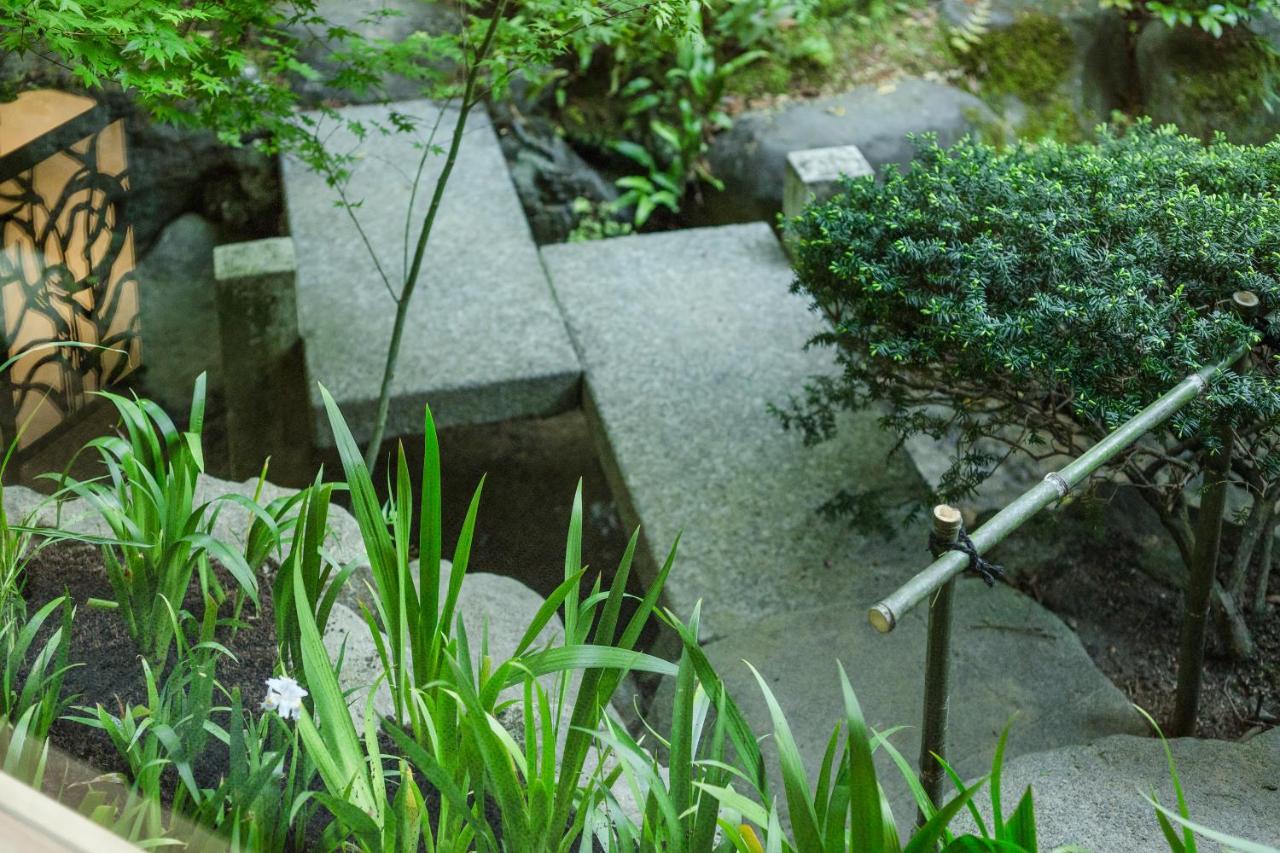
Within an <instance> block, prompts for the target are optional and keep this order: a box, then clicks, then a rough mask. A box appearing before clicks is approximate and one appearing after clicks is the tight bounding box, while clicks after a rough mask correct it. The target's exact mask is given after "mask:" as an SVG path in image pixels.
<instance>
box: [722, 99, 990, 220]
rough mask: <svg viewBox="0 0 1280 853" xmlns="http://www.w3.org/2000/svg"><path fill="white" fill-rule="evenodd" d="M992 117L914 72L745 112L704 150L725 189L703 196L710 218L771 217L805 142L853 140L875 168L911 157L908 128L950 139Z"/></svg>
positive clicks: (980, 106) (821, 145) (986, 110)
mask: <svg viewBox="0 0 1280 853" xmlns="http://www.w3.org/2000/svg"><path fill="white" fill-rule="evenodd" d="M995 121H996V117H995V115H994V114H993V113H992V112H991V110H990V109H989V108H988V107H987V106H986V105H985V104H983V103H982V101H980V100H978V99H977V98H976V97H974V96H973V95H971V94H969V93H967V92H962V91H960V90H959V89H956V88H954V87H952V86H948V85H946V84H944V83H934V82H929V81H926V80H920V79H915V78H906V79H903V80H900V81H898V82H897V83H896V84H895V85H893V87H892V88H887V89H886V88H878V87H876V86H859V87H857V88H854V89H851V90H850V91H848V92H846V93H844V94H842V95H836V96H834V97H830V98H820V99H818V100H814V101H806V102H804V103H800V104H796V105H793V106H790V107H787V108H784V109H781V110H776V111H755V112H747V113H743V114H742V115H740V116H738V118H737V119H736V120H735V122H734V125H733V127H732V129H730V130H729V131H727V132H725V133H722V134H720V135H719V136H717V137H716V139H715V141H714V142H713V143H712V145H711V150H710V152H709V153H708V155H707V158H708V161H709V163H710V165H711V171H712V173H713V174H714V175H715V176H716V177H718V178H720V179H721V180H722V181H724V185H725V187H724V191H723V192H714V191H709V192H708V194H707V207H708V216H709V217H710V218H711V221H715V222H742V221H749V220H757V219H766V220H771V219H772V218H773V217H774V216H775V215H776V214H777V213H778V211H779V210H781V209H782V196H783V177H784V175H785V173H786V161H787V155H788V154H789V153H791V152H792V151H800V150H803V149H808V148H828V147H833V146H838V145H856V146H858V148H860V149H862V153H863V154H864V155H865V156H866V158H867V162H868V163H870V164H871V165H872V166H873V167H875V169H876V170H877V171H882V170H883V169H884V168H885V167H886V166H888V165H890V164H898V165H904V164H906V163H909V162H910V161H911V160H912V158H914V157H915V147H914V146H913V145H912V144H911V142H910V141H909V140H908V139H907V134H909V133H936V134H938V138H939V140H940V141H941V142H942V143H943V144H950V143H952V142H955V141H956V140H958V139H960V137H962V136H964V135H965V134H966V133H969V132H970V131H972V130H973V129H974V128H975V126H978V125H984V124H989V123H993V122H995Z"/></svg>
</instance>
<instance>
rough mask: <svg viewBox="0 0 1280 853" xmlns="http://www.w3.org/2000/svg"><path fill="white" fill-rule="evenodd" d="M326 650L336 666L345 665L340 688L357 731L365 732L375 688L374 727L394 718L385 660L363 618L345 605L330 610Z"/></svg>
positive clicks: (326, 629)
mask: <svg viewBox="0 0 1280 853" xmlns="http://www.w3.org/2000/svg"><path fill="white" fill-rule="evenodd" d="M384 640H385V638H384ZM324 649H325V651H326V652H328V653H329V659H330V660H332V661H333V662H334V664H335V665H337V664H338V663H339V661H340V662H341V664H342V667H341V669H339V670H338V686H339V687H341V688H342V692H343V693H344V694H345V695H346V697H347V707H348V708H350V709H351V719H352V720H353V721H354V722H355V724H356V731H357V732H360V733H362V734H363V733H364V723H365V706H366V704H367V702H368V699H369V691H370V689H372V688H374V686H375V685H376V686H377V688H376V690H374V694H373V715H374V716H373V722H374V725H377V724H378V722H379V721H380V720H381V719H382V718H383V717H395V705H394V704H393V703H392V701H391V690H390V689H389V688H388V687H387V679H386V678H385V677H384V673H383V669H382V659H381V658H380V657H378V647H377V646H376V645H375V644H374V642H373V638H372V637H371V636H370V635H369V626H368V625H367V624H366V623H365V621H364V618H363V617H362V616H360V615H358V614H357V613H356V612H355V611H353V610H352V609H351V608H350V607H347V606H346V605H345V604H342V603H335V604H334V605H333V609H332V610H331V611H329V623H328V624H327V625H326V626H325V630H324Z"/></svg>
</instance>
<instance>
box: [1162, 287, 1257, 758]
mask: <svg viewBox="0 0 1280 853" xmlns="http://www.w3.org/2000/svg"><path fill="white" fill-rule="evenodd" d="M1232 303H1233V308H1234V309H1235V311H1236V313H1237V314H1239V315H1240V316H1242V317H1246V318H1247V317H1251V316H1253V315H1254V314H1256V312H1257V310H1258V307H1259V302H1258V297H1257V296H1256V295H1255V294H1253V293H1250V292H1248V291H1239V292H1237V293H1236V294H1235V295H1234V296H1233V298H1232ZM1234 369H1235V370H1237V371H1246V370H1248V369H1249V355H1248V353H1245V354H1244V355H1243V356H1241V358H1240V360H1239V361H1238V362H1237V363H1236V364H1235V365H1234ZM1217 434H1218V440H1219V442H1220V443H1221V445H1222V446H1221V448H1220V449H1219V450H1218V452H1217V453H1216V454H1214V455H1212V456H1210V457H1209V459H1208V461H1207V462H1206V463H1205V467H1204V489H1203V491H1202V492H1201V494H1200V517H1199V518H1198V519H1197V521H1196V541H1195V550H1194V551H1193V552H1192V555H1191V574H1190V576H1189V577H1188V578H1187V588H1186V589H1185V590H1184V591H1183V612H1182V636H1181V641H1180V643H1179V647H1178V687H1177V693H1176V695H1175V699H1174V707H1173V718H1172V720H1170V722H1169V734H1170V735H1171V736H1173V737H1190V736H1192V735H1194V734H1195V731H1196V715H1197V712H1198V710H1199V705H1200V681H1201V678H1202V676H1203V675H1204V642H1205V633H1206V629H1207V628H1208V624H1209V600H1210V597H1211V595H1212V594H1213V583H1214V580H1215V579H1216V577H1217V573H1218V555H1219V551H1220V550H1221V545H1222V513H1223V510H1224V509H1226V504H1227V485H1228V479H1229V477H1230V474H1231V453H1232V449H1233V445H1234V444H1235V431H1234V430H1233V429H1232V427H1231V422H1230V421H1229V420H1228V419H1226V418H1224V419H1223V421H1222V423H1221V424H1220V425H1219V426H1218V430H1217Z"/></svg>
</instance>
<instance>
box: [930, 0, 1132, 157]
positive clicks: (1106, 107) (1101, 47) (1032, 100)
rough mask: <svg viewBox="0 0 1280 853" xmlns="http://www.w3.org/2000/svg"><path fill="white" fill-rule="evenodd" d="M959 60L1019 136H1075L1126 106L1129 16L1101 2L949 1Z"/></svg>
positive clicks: (945, 11)
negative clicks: (1125, 19)
mask: <svg viewBox="0 0 1280 853" xmlns="http://www.w3.org/2000/svg"><path fill="white" fill-rule="evenodd" d="M940 12H941V17H942V20H943V21H944V22H945V23H946V25H947V26H948V27H949V28H950V30H951V41H952V43H953V44H954V45H957V46H958V47H957V58H958V59H959V60H960V62H961V64H963V65H965V66H966V67H967V68H968V70H969V71H971V72H972V73H973V75H974V76H975V77H976V78H977V79H978V80H979V81H980V82H981V85H982V94H983V97H984V98H985V99H986V100H987V101H988V102H990V103H994V104H999V106H1000V108H1001V110H1002V112H1004V113H1005V118H1006V120H1007V121H1009V123H1010V124H1011V125H1012V129H1014V130H1015V131H1017V132H1018V133H1019V134H1020V135H1023V136H1028V137H1032V138H1034V137H1038V136H1041V135H1045V134H1049V135H1053V136H1055V137H1058V138H1064V137H1065V138H1071V137H1074V136H1078V135H1081V134H1083V133H1086V132H1088V131H1090V130H1091V129H1092V128H1093V126H1094V125H1095V124H1097V123H1098V122H1099V121H1103V120H1105V119H1106V118H1107V117H1108V116H1109V115H1110V114H1111V111H1112V110H1113V109H1116V108H1118V107H1120V106H1121V105H1123V104H1124V103H1125V102H1126V100H1127V98H1126V95H1127V93H1128V89H1129V88H1130V87H1131V85H1132V83H1131V81H1130V80H1129V79H1128V77H1129V75H1128V73H1127V69H1128V67H1129V64H1128V60H1127V56H1126V50H1125V21H1124V18H1123V17H1122V16H1121V15H1120V14H1119V13H1118V12H1116V11H1115V10H1114V9H1104V8H1102V7H1101V6H1100V5H1099V4H1098V3H1097V2H1096V0H1047V2H1046V1H1045V0H943V2H942V4H941V8H940Z"/></svg>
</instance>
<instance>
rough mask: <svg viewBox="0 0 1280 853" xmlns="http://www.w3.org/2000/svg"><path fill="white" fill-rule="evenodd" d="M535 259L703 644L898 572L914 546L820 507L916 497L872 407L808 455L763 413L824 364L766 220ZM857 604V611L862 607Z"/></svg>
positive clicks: (612, 458)
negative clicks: (854, 498) (851, 493)
mask: <svg viewBox="0 0 1280 853" xmlns="http://www.w3.org/2000/svg"><path fill="white" fill-rule="evenodd" d="M542 257H543V261H544V262H545V264H546V266H547V270H548V272H549V274H550V276H551V279H552V283H553V286H554V288H555V291H556V295H557V297H558V299H559V301H560V304H561V305H562V306H563V308H564V311H565V317H566V319H567V321H568V323H569V327H570V330H571V332H572V334H573V337H574V341H575V343H576V345H577V347H578V350H579V353H580V356H581V358H582V362H583V365H584V367H585V370H586V390H585V392H584V397H585V406H586V409H587V417H588V421H589V422H590V423H591V424H592V427H593V430H594V431H595V433H596V436H597V441H598V442H599V443H600V444H601V446H602V449H601V458H602V461H603V464H604V467H605V471H606V474H607V476H608V477H609V479H610V484H611V486H612V487H613V492H614V495H615V497H616V498H617V500H618V503H619V508H620V512H621V515H622V517H623V522H624V524H625V525H626V526H627V527H631V526H633V525H636V524H640V525H641V527H642V535H643V537H644V542H645V546H644V553H645V554H646V557H647V559H646V560H645V563H647V564H649V565H650V569H651V568H652V564H653V563H659V564H660V563H661V561H662V560H663V559H664V558H665V556H666V554H667V550H668V549H669V548H670V547H671V544H672V543H673V542H674V541H675V539H676V537H677V535H680V537H681V538H680V550H679V555H678V557H677V560H676V567H675V569H674V571H673V572H672V574H671V577H670V579H669V580H668V582H667V587H666V595H667V601H668V603H669V604H671V605H672V606H674V608H675V610H676V612H677V613H678V614H679V615H680V616H681V617H688V616H689V614H690V613H691V612H692V609H693V606H694V604H695V603H696V602H697V601H699V600H700V599H701V600H703V601H704V608H703V625H704V628H705V630H706V631H707V636H708V637H710V636H715V635H717V634H723V633H730V632H732V631H733V626H734V625H735V624H737V625H751V624H755V622H756V621H757V620H759V619H760V618H762V617H764V616H766V615H768V614H770V613H775V612H778V611H786V610H793V609H804V608H810V607H812V606H813V605H814V603H815V602H822V603H830V602H832V601H834V600H840V601H848V602H854V601H861V600H862V599H864V598H869V597H871V596H873V595H875V594H876V592H877V590H883V589H884V587H885V585H887V584H888V583H890V582H891V580H890V578H892V577H897V576H900V575H901V572H902V571H904V570H906V569H907V568H912V569H919V568H923V563H921V558H923V557H927V552H926V551H925V550H924V547H923V543H922V540H918V539H911V540H910V541H909V544H908V545H906V546H905V547H904V546H903V544H902V543H903V539H902V537H901V536H900V535H899V534H898V531H897V530H896V528H895V527H890V528H889V529H886V530H885V531H884V533H885V536H883V537H882V536H866V535H862V534H859V533H857V532H855V531H853V530H851V529H850V527H849V525H848V523H847V522H846V521H845V520H843V519H839V520H832V519H828V518H825V517H823V516H822V515H821V514H819V512H818V508H819V507H820V506H821V505H822V504H823V503H824V502H826V501H828V500H830V499H831V498H832V497H834V496H835V495H836V494H837V493H838V492H839V491H840V490H841V489H842V488H851V489H871V490H878V491H879V492H880V493H881V494H882V496H883V500H884V503H885V505H886V506H888V507H895V506H898V505H900V504H903V503H905V502H909V501H923V497H922V490H921V488H920V481H919V479H918V477H917V476H916V474H915V472H914V471H913V470H912V469H911V467H910V465H909V464H908V462H907V460H906V459H905V457H904V456H903V455H901V454H893V455H892V456H891V455H890V451H891V450H892V448H893V445H894V443H893V440H892V437H891V436H889V435H886V434H885V433H884V432H883V431H882V430H881V429H880V428H879V426H878V425H877V423H876V413H874V412H864V413H860V414H858V415H855V416H851V417H847V418H844V419H843V420H842V423H841V430H840V433H839V435H838V437H837V438H835V439H834V440H832V441H830V442H827V443H825V444H822V445H819V446H817V447H805V446H804V444H803V441H802V439H801V437H800V436H799V435H797V434H795V433H789V432H787V431H786V430H784V429H783V427H782V423H781V421H780V420H779V419H778V417H777V416H776V415H774V414H773V413H772V412H771V411H770V408H769V407H770V405H771V404H772V405H778V406H785V405H787V401H788V399H789V397H790V396H791V395H793V394H799V393H802V391H803V386H804V383H805V381H806V380H807V379H808V378H809V377H811V376H813V375H815V374H820V373H824V372H828V371H830V370H832V369H833V365H832V360H831V357H830V355H829V354H828V353H826V352H823V351H821V350H807V351H806V349H805V342H806V341H808V340H809V338H810V337H812V336H813V335H814V334H815V333H817V332H818V331H819V330H820V329H821V327H822V321H821V320H820V319H819V318H818V317H817V316H816V315H814V314H813V313H811V312H810V311H809V309H808V305H807V303H806V300H805V298H804V297H803V296H799V295H796V294H793V293H791V292H790V289H789V286H790V283H791V271H790V269H789V267H788V264H787V260H786V256H785V255H784V254H783V252H782V250H781V248H780V246H779V244H778V241H777V239H776V238H775V237H774V235H773V232H772V231H771V230H770V228H769V226H767V225H765V224H764V223H755V224H751V225H735V226H725V227H720V228H700V229H690V230H685V231H674V232H667V233H662V234H652V235H639V236H632V237H621V238H617V239H612V240H605V241H601V242H595V243H578V244H564V245H558V246H546V247H543V249H542ZM858 606H859V607H861V606H862V605H861V604H859V605H858Z"/></svg>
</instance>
